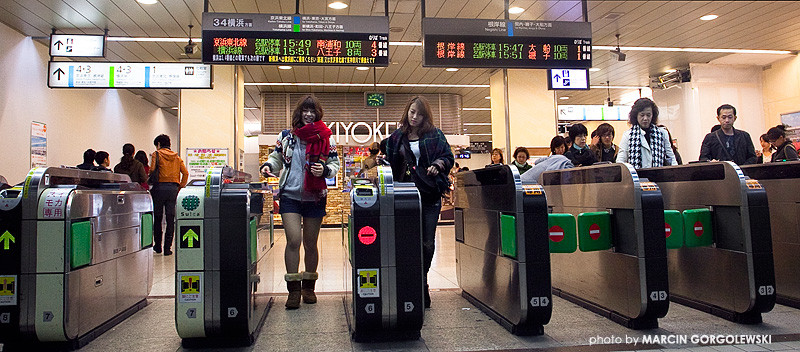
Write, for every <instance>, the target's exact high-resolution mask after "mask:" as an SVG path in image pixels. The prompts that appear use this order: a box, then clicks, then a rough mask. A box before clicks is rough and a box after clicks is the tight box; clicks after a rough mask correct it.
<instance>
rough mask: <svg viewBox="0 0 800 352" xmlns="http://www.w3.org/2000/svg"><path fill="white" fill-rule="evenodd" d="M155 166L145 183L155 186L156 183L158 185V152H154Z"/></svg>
mask: <svg viewBox="0 0 800 352" xmlns="http://www.w3.org/2000/svg"><path fill="white" fill-rule="evenodd" d="M155 164H156V166H155V167H154V168H153V169H152V170H150V176H148V177H147V183H149V184H151V185H155V184H156V183H158V171H159V170H158V169H159V167H158V152H156V162H155Z"/></svg>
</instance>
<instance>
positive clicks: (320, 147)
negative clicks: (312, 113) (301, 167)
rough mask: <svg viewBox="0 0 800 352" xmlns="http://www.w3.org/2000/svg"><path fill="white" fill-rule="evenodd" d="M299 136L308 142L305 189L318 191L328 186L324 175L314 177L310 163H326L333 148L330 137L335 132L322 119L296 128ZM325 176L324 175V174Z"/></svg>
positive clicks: (295, 131)
mask: <svg viewBox="0 0 800 352" xmlns="http://www.w3.org/2000/svg"><path fill="white" fill-rule="evenodd" d="M294 134H295V135H297V137H298V138H300V139H302V140H303V141H304V142H306V167H305V170H306V174H305V179H304V181H303V184H304V186H303V189H304V190H305V191H308V192H312V193H318V192H320V191H322V190H324V189H327V188H328V186H327V185H326V184H325V179H324V177H314V175H312V174H311V170H310V169H309V164H310V163H319V162H321V163H323V164H324V163H325V161H326V160H328V154H329V153H330V149H331V142H330V137H331V135H332V134H333V132H331V129H330V128H328V126H325V123H324V122H322V121H316V122H314V123H310V124H308V125H305V126H303V127H300V128H296V129H295V130H294ZM323 176H324V175H323Z"/></svg>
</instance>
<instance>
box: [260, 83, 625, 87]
mask: <svg viewBox="0 0 800 352" xmlns="http://www.w3.org/2000/svg"><path fill="white" fill-rule="evenodd" d="M244 85H246V86H271V87H276V86H277V87H280V86H302V87H373V86H377V87H411V88H489V85H488V84H423V83H378V84H372V83H282V82H261V83H258V82H253V83H245V84H244ZM601 87H602V88H605V86H601ZM612 88H613V86H612Z"/></svg>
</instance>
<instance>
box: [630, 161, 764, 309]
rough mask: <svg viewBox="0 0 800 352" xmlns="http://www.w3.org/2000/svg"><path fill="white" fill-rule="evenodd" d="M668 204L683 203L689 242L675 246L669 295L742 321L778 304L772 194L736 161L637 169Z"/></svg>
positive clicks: (671, 255) (670, 258)
mask: <svg viewBox="0 0 800 352" xmlns="http://www.w3.org/2000/svg"><path fill="white" fill-rule="evenodd" d="M638 172H639V176H640V177H642V178H643V179H644V178H646V179H648V180H649V181H651V182H655V183H656V184H658V187H659V188H660V189H661V192H662V194H663V198H664V208H665V209H671V210H678V211H682V215H683V225H684V228H685V231H684V243H685V246H684V247H680V248H676V249H670V250H669V252H668V260H667V261H668V263H669V288H670V299H671V300H673V301H675V302H678V303H681V304H684V305H688V306H691V307H694V308H696V309H699V310H702V311H705V312H708V313H711V314H714V315H718V316H720V317H722V318H725V319H728V320H731V321H735V322H739V323H760V322H761V321H762V320H761V313H764V312H768V311H770V310H772V308H773V306H774V305H775V274H774V269H773V258H772V232H771V230H770V222H769V218H770V210H769V208H768V201H767V194H766V193H765V191H764V189H763V187H762V186H761V184H760V183H759V181H757V180H752V179H747V178H745V176H744V174H743V173H742V171H741V169H740V168H739V167H738V166H737V165H736V164H734V163H732V162H713V163H695V164H689V165H678V166H669V167H659V168H650V169H641V170H638Z"/></svg>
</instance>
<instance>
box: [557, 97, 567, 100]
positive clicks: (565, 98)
mask: <svg viewBox="0 0 800 352" xmlns="http://www.w3.org/2000/svg"><path fill="white" fill-rule="evenodd" d="M558 99H561V100H567V99H569V97H558Z"/></svg>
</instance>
